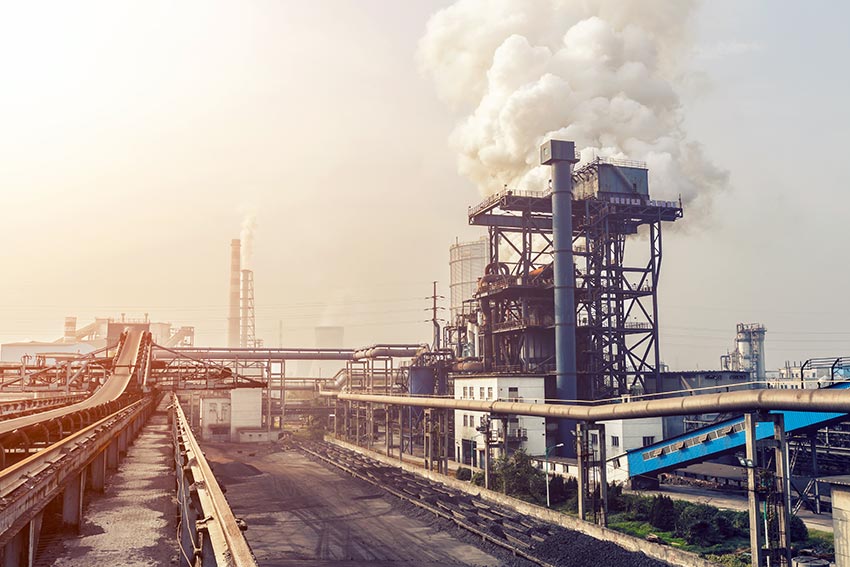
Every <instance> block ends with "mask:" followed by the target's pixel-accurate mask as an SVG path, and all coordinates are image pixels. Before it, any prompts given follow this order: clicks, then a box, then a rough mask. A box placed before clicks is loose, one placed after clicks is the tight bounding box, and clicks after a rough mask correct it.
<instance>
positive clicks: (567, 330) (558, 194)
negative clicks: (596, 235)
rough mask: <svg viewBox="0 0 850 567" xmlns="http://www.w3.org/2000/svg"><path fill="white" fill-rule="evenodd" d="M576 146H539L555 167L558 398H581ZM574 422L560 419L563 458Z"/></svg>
mask: <svg viewBox="0 0 850 567" xmlns="http://www.w3.org/2000/svg"><path fill="white" fill-rule="evenodd" d="M577 161H578V160H577V159H576V157H575V144H574V143H573V142H564V141H562V140H549V141H548V142H546V143H544V144H543V145H542V146H540V163H541V164H542V165H551V166H552V237H553V241H554V248H555V267H554V269H555V395H556V397H557V398H558V399H559V400H576V399H578V384H577V379H576V301H575V290H576V277H575V264H574V261H573V202H572V201H573V177H572V165H573V164H574V163H575V162H577ZM575 426H576V422H575V421H574V420H568V419H561V420H558V439H557V441H558V443H563V444H564V447H563V449H562V450H561V455H563V456H565V457H574V456H575V455H576V447H575V443H573V442H572V437H571V433H573V432H575Z"/></svg>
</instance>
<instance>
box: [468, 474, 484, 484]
mask: <svg viewBox="0 0 850 567" xmlns="http://www.w3.org/2000/svg"><path fill="white" fill-rule="evenodd" d="M471 481H472V484H474V485H475V486H484V473H483V472H480V471H479V472H477V473H475V474H474V475H472V479H471Z"/></svg>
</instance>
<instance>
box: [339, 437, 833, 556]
mask: <svg viewBox="0 0 850 567" xmlns="http://www.w3.org/2000/svg"><path fill="white" fill-rule="evenodd" d="M325 441H328V442H330V443H334V444H335V445H339V446H340V447H344V448H346V449H350V450H352V451H357V452H358V453H362V454H364V455H367V456H369V457H370V458H372V459H375V460H376V461H380V462H382V463H384V464H387V465H390V466H394V467H401V468H402V469H404V470H406V471H408V472H412V473H414V474H418V475H419V476H422V477H425V478H427V479H429V480H433V481H435V482H440V483H443V484H445V485H446V486H449V487H451V488H454V489H457V490H460V491H462V492H465V493H467V494H471V495H473V496H479V497H481V498H482V499H484V500H488V501H490V502H494V503H496V504H501V505H502V506H507V507H508V508H511V509H513V510H516V511H517V512H519V513H520V514H525V515H527V516H531V517H533V518H537V519H538V520H542V521H544V522H549V523H551V524H555V525H558V526H561V527H563V528H567V529H569V530H574V531H577V532H580V533H583V534H586V535H589V536H590V537H593V538H596V539H599V540H605V541H610V542H612V543H615V544H617V545H619V546H620V547H622V548H624V549H627V550H628V551H637V552H642V553H644V554H646V555H648V556H649V557H652V558H655V559H659V560H661V561H666V562H668V563H670V564H671V565H681V566H683V567H720V566H719V564H717V563H712V562H711V561H706V560H705V559H703V558H701V557H699V556H698V555H696V554H694V553H689V552H687V551H682V550H679V549H675V548H672V547H668V546H666V545H661V544H658V543H651V542H648V541H646V540H643V539H640V538H636V537H633V536H630V535H626V534H622V533H620V532H615V531H614V530H609V529H608V528H603V527H602V526H597V525H596V524H591V523H590V522H583V521H582V520H579V519H578V518H575V517H573V516H568V515H566V514H562V513H560V512H555V511H553V510H549V509H548V508H543V507H541V506H535V505H534V504H529V503H527V502H523V501H522V500H517V499H515V498H510V497H509V496H505V495H504V494H501V493H499V492H494V491H492V490H486V489H484V488H481V487H480V486H475V485H474V484H472V483H470V482H464V481H460V480H457V479H454V478H451V477H448V476H445V475H441V474H438V473H435V472H432V471H426V470H425V469H423V468H420V467H419V466H416V465H412V464H410V463H401V462H399V461H398V460H397V459H392V458H389V457H386V456H384V455H381V454H380V453H376V452H374V451H368V450H366V449H363V448H362V447H358V446H356V445H353V444H350V443H346V442H344V441H340V440H338V439H335V438H333V437H331V436H326V437H325ZM839 565H840V564H839Z"/></svg>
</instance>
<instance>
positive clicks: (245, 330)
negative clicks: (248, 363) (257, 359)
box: [240, 270, 257, 347]
mask: <svg viewBox="0 0 850 567" xmlns="http://www.w3.org/2000/svg"><path fill="white" fill-rule="evenodd" d="M255 332H256V327H255V320H254V272H253V271H252V270H242V332H241V341H240V346H242V347H255V346H257V345H256V336H255Z"/></svg>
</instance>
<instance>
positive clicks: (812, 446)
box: [809, 431, 821, 514]
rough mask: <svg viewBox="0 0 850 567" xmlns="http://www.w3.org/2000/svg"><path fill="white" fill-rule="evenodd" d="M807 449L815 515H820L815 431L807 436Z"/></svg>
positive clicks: (816, 434) (818, 469) (818, 468)
mask: <svg viewBox="0 0 850 567" xmlns="http://www.w3.org/2000/svg"><path fill="white" fill-rule="evenodd" d="M809 448H810V450H811V451H812V478H813V479H814V481H815V484H814V487H813V488H814V498H815V513H816V514H820V513H821V507H820V480H819V479H820V467H819V466H818V432H817V431H815V432H814V433H812V434H811V435H810V436H809Z"/></svg>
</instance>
